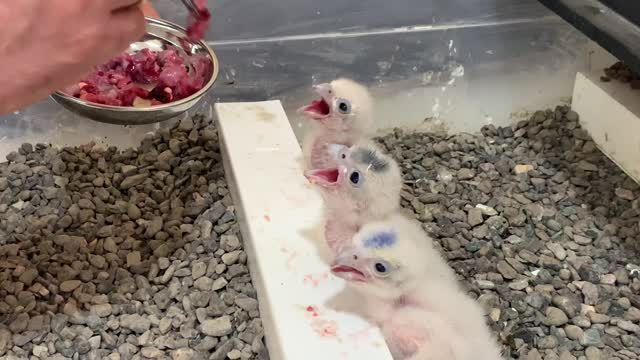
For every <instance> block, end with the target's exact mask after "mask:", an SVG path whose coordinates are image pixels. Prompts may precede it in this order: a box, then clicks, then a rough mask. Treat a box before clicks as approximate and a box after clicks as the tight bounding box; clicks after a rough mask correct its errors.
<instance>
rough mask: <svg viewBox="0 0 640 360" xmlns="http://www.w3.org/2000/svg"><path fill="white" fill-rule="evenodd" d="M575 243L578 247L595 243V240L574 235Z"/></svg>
mask: <svg viewBox="0 0 640 360" xmlns="http://www.w3.org/2000/svg"><path fill="white" fill-rule="evenodd" d="M573 241H575V242H576V244H578V245H589V244H591V243H592V242H593V239H591V238H588V237H586V236H582V235H573Z"/></svg>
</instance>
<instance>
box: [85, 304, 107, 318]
mask: <svg viewBox="0 0 640 360" xmlns="http://www.w3.org/2000/svg"><path fill="white" fill-rule="evenodd" d="M90 311H91V313H92V314H94V315H97V316H99V317H102V318H104V317H108V316H109V315H111V312H112V306H111V304H98V305H92V306H91V310H90Z"/></svg>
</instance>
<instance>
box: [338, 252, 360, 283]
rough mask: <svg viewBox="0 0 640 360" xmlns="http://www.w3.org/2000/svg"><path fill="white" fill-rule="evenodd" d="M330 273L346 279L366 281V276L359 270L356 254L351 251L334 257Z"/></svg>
mask: <svg viewBox="0 0 640 360" xmlns="http://www.w3.org/2000/svg"><path fill="white" fill-rule="evenodd" d="M331 273H332V274H333V275H335V276H337V277H339V278H341V279H344V280H346V281H353V282H366V281H367V276H366V275H365V274H364V272H363V271H362V270H360V267H359V261H358V256H357V255H356V254H355V253H352V252H347V253H346V254H342V255H339V256H338V257H336V258H335V260H334V261H333V263H332V264H331Z"/></svg>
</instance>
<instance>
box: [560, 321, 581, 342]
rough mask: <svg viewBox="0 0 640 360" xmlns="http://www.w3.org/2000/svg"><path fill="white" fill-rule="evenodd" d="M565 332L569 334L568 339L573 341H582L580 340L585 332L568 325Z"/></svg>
mask: <svg viewBox="0 0 640 360" xmlns="http://www.w3.org/2000/svg"><path fill="white" fill-rule="evenodd" d="M564 332H565V333H566V334H567V337H568V338H569V339H571V340H576V341H578V340H580V338H581V337H582V335H583V333H584V331H583V330H582V329H581V328H580V327H578V326H575V325H567V326H566V327H565V328H564Z"/></svg>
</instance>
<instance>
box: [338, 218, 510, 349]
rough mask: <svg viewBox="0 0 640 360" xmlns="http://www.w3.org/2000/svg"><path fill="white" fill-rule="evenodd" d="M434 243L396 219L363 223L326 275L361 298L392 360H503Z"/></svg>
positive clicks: (415, 224)
mask: <svg viewBox="0 0 640 360" xmlns="http://www.w3.org/2000/svg"><path fill="white" fill-rule="evenodd" d="M433 242H434V240H433V239H432V238H431V237H429V236H428V235H427V234H426V233H425V232H424V230H423V229H422V227H421V225H420V223H418V222H417V221H415V219H409V218H408V217H405V216H403V215H402V214H400V213H399V212H396V213H394V214H392V215H390V216H388V217H387V218H386V219H385V220H383V221H372V222H367V223H366V224H364V225H363V226H362V227H361V229H360V230H359V231H358V232H357V233H356V234H355V235H354V236H353V238H352V239H351V242H350V243H349V246H347V247H344V248H343V249H341V250H340V251H339V252H338V253H337V254H336V256H335V259H334V260H333V262H332V264H331V272H332V273H333V274H334V275H335V276H336V277H339V278H342V279H344V280H345V281H346V282H347V284H348V286H350V287H351V288H352V289H354V290H355V291H356V292H358V293H360V294H361V295H362V296H361V297H360V298H359V299H360V300H361V301H360V302H359V305H360V307H361V310H362V311H363V313H364V314H365V315H366V317H367V319H368V320H370V321H371V322H373V323H375V324H376V325H378V326H379V328H380V330H381V331H382V334H383V335H384V337H385V340H386V342H387V345H388V346H389V350H391V353H392V355H393V358H394V359H397V360H503V358H502V357H501V354H500V348H499V346H498V343H497V341H496V339H495V338H494V337H493V335H492V334H491V332H490V331H489V328H488V327H487V325H486V323H485V318H484V312H483V310H482V308H481V306H480V305H479V304H478V303H477V302H476V301H475V300H473V299H472V298H471V297H469V296H468V295H467V294H466V292H465V291H464V289H463V288H462V287H461V286H460V284H459V283H458V280H457V278H456V274H455V272H454V271H453V269H451V268H450V267H449V265H448V264H447V262H446V261H445V259H444V258H443V257H442V255H441V254H440V252H439V251H438V250H437V249H436V248H435V247H434V246H433Z"/></svg>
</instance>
